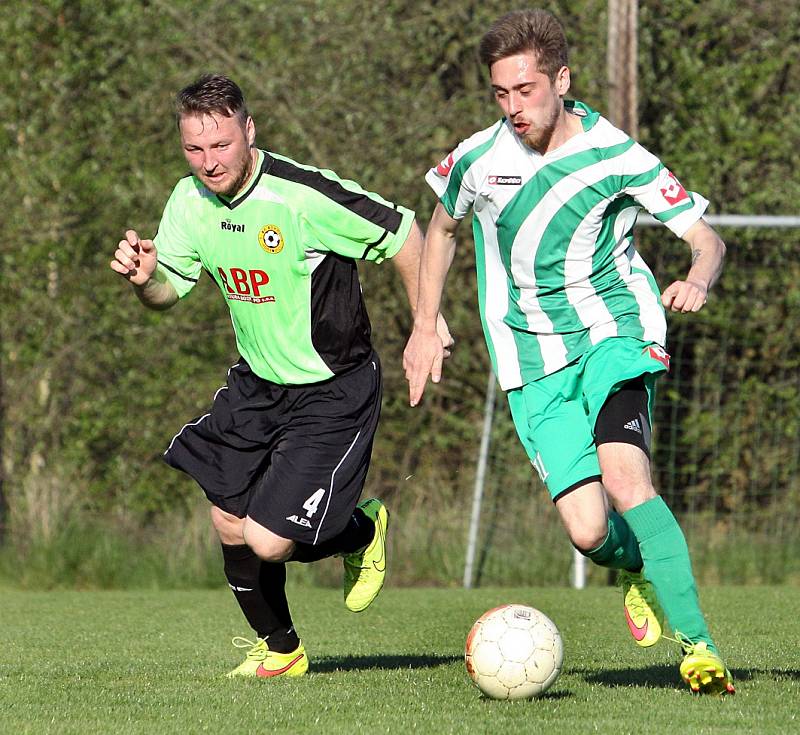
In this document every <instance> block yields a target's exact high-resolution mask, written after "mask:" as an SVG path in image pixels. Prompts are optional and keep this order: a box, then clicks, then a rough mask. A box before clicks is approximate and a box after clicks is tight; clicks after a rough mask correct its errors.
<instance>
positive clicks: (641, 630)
mask: <svg viewBox="0 0 800 735" xmlns="http://www.w3.org/2000/svg"><path fill="white" fill-rule="evenodd" d="M625 620H626V621H627V622H628V628H629V629H630V631H631V635H632V636H633V637H634V638H635V639H636V640H637V641H641V640H644V637H645V636H646V635H647V620H645V621H644V625H642V626H641V627H640V626H638V625H636V623H634V622H633V620H632V619H631V615H630V613H629V612H628V608H627V607H626V608H625Z"/></svg>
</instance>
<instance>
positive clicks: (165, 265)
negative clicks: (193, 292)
mask: <svg viewBox="0 0 800 735" xmlns="http://www.w3.org/2000/svg"><path fill="white" fill-rule="evenodd" d="M158 264H159V265H160V266H161V267H162V268H166V269H167V270H168V271H169V272H170V273H174V274H175V275H176V276H178V277H180V278H183V280H184V281H189V282H190V283H197V279H196V278H189V276H184V275H183V273H180V272H178V271H176V270H175V269H174V268H171V267H170V266H168V265H167V264H166V263H162V262H161V261H160V260H159V261H158Z"/></svg>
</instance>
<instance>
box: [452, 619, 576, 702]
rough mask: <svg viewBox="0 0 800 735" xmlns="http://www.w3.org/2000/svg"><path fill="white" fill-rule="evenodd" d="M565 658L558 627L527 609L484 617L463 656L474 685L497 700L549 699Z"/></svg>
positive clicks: (471, 636)
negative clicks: (549, 691)
mask: <svg viewBox="0 0 800 735" xmlns="http://www.w3.org/2000/svg"><path fill="white" fill-rule="evenodd" d="M563 658H564V646H563V644H562V642H561V634H560V633H559V632H558V628H556V626H555V623H553V621H552V620H550V618H548V617H547V616H546V615H545V614H544V613H542V612H539V610H537V609H536V608H533V607H528V606H527V605H501V606H500V607H496V608H494V609H492V610H489V611H488V612H485V613H484V614H483V615H481V617H479V618H478V619H477V620H476V621H475V624H474V625H473V626H472V630H470V632H469V635H468V636H467V646H466V651H465V655H464V659H465V662H466V665H467V673H469V675H470V677H471V678H472V681H474V682H475V684H476V686H477V687H478V689H480V690H481V691H482V692H483V693H484V694H485V695H486V696H487V697H491V698H492V699H530V698H532V697H538V696H539V695H541V694H544V692H546V691H547V690H548V689H549V688H550V686H551V685H552V684H553V682H554V681H555V680H556V679H557V678H558V675H559V673H560V672H561V662H562V661H563Z"/></svg>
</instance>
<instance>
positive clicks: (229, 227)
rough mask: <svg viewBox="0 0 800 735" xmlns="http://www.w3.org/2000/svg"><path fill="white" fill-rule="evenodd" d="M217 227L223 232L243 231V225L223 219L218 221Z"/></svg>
mask: <svg viewBox="0 0 800 735" xmlns="http://www.w3.org/2000/svg"><path fill="white" fill-rule="evenodd" d="M219 228H220V229H221V230H224V231H225V232H244V225H240V224H238V223H236V222H231V221H230V220H229V219H224V220H222V222H220V223H219Z"/></svg>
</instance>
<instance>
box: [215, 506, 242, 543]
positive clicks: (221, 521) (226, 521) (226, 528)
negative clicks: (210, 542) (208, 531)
mask: <svg viewBox="0 0 800 735" xmlns="http://www.w3.org/2000/svg"><path fill="white" fill-rule="evenodd" d="M211 522H212V523H213V524H214V528H215V529H216V531H217V535H218V536H219V540H220V541H221V542H222V543H223V544H225V545H226V546H238V545H240V544H243V543H244V518H237V517H236V516H235V515H232V514H230V513H227V512H225V511H224V510H222V509H221V508H217V506H215V505H212V506H211Z"/></svg>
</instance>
